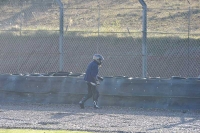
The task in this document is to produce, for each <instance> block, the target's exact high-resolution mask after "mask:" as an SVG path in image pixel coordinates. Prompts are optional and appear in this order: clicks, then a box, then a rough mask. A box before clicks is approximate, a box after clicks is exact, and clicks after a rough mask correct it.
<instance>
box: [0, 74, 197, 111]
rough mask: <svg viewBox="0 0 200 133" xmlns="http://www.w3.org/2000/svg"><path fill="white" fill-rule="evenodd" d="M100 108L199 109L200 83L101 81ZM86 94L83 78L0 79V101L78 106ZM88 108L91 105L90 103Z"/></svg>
mask: <svg viewBox="0 0 200 133" xmlns="http://www.w3.org/2000/svg"><path fill="white" fill-rule="evenodd" d="M98 89H99V92H100V98H99V105H100V106H124V107H138V108H140V107H141V108H161V109H200V79H198V78H187V79H185V78H180V77H172V78H170V79H160V78H149V79H141V78H133V79H132V78H129V77H121V76H118V77H104V81H103V82H101V85H99V86H98ZM86 93H87V85H86V83H85V81H84V80H83V75H79V74H70V73H65V74H59V73H57V75H56V74H54V76H50V75H45V76H44V75H40V74H38V75H10V74H4V75H0V101H1V102H16V103H23V102H26V103H43V104H47V103H56V104H78V102H79V100H80V99H81V98H82V97H83V96H84V95H85V94H86ZM87 105H90V106H91V105H92V101H91V100H89V101H88V102H87V103H86V106H87Z"/></svg>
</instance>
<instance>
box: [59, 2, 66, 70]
mask: <svg viewBox="0 0 200 133" xmlns="http://www.w3.org/2000/svg"><path fill="white" fill-rule="evenodd" d="M57 3H58V5H59V8H60V29H59V30H60V34H59V71H63V20H64V19H63V3H62V2H61V0H57Z"/></svg>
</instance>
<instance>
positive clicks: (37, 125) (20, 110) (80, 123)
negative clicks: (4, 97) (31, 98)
mask: <svg viewBox="0 0 200 133" xmlns="http://www.w3.org/2000/svg"><path fill="white" fill-rule="evenodd" d="M0 128H32V129H67V130H81V131H91V132H116V133H129V132H165V133H166V132H180V133H183V132H190V133H198V132H200V111H181V110H161V109H138V108H125V107H103V108H102V109H99V110H97V109H93V108H92V107H86V108H85V109H80V108H79V106H78V105H69V104H64V105H63V104H62V105H55V104H48V105H47V104H45V105H44V104H31V105H30V104H11V103H9V104H8V103H7V104H5V103H4V104H0Z"/></svg>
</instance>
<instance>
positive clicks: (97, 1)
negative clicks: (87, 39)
mask: <svg viewBox="0 0 200 133" xmlns="http://www.w3.org/2000/svg"><path fill="white" fill-rule="evenodd" d="M97 3H98V42H97V53H99V42H100V41H99V40H100V39H99V28H100V4H99V0H97Z"/></svg>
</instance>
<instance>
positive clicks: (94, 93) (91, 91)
mask: <svg viewBox="0 0 200 133" xmlns="http://www.w3.org/2000/svg"><path fill="white" fill-rule="evenodd" d="M87 86H88V93H87V94H86V95H85V96H84V97H83V98H82V100H81V101H82V102H83V103H84V102H85V101H87V100H88V99H89V98H91V97H92V98H93V101H95V102H97V101H98V98H99V91H98V90H97V87H96V86H94V85H92V84H91V83H88V82H87Z"/></svg>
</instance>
